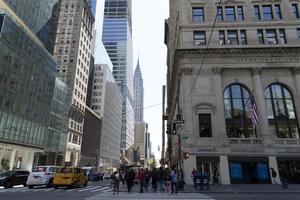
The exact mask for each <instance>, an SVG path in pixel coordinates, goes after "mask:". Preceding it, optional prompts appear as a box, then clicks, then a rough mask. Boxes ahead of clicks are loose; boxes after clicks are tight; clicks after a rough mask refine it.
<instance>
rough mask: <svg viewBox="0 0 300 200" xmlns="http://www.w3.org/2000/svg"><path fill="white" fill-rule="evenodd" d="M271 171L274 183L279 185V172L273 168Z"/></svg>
mask: <svg viewBox="0 0 300 200" xmlns="http://www.w3.org/2000/svg"><path fill="white" fill-rule="evenodd" d="M270 170H271V176H272V180H273V183H274V184H276V185H277V184H278V182H277V172H276V171H275V169H274V168H272V167H271V168H270Z"/></svg>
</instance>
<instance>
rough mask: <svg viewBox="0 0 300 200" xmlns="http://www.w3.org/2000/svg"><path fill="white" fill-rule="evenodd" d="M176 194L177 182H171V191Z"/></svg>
mask: <svg viewBox="0 0 300 200" xmlns="http://www.w3.org/2000/svg"><path fill="white" fill-rule="evenodd" d="M174 192H175V194H177V183H174V182H171V193H174Z"/></svg>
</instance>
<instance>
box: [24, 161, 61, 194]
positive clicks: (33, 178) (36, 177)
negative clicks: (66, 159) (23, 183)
mask: <svg viewBox="0 0 300 200" xmlns="http://www.w3.org/2000/svg"><path fill="white" fill-rule="evenodd" d="M57 168H58V167H57V166H36V167H35V168H34V169H33V170H32V173H31V174H30V175H29V176H28V179H27V185H28V187H29V189H32V188H33V187H34V186H41V185H46V186H47V187H52V184H53V177H54V174H55V172H56V169H57Z"/></svg>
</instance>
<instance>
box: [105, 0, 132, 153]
mask: <svg viewBox="0 0 300 200" xmlns="http://www.w3.org/2000/svg"><path fill="white" fill-rule="evenodd" d="M131 16H132V11H131V0H106V1H105V7H104V20H103V34H102V41H103V44H104V46H105V48H106V51H107V53H108V55H109V57H110V59H111V62H112V64H113V75H114V77H115V80H116V82H117V84H118V85H119V87H120V89H121V91H122V96H123V97H122V99H123V102H122V128H121V150H126V149H128V148H129V147H130V146H131V145H132V144H133V143H134V112H133V64H132V20H131Z"/></svg>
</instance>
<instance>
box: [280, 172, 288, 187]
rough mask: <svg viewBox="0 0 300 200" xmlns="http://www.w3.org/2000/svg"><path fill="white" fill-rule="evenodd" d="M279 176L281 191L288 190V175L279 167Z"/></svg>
mask: <svg viewBox="0 0 300 200" xmlns="http://www.w3.org/2000/svg"><path fill="white" fill-rule="evenodd" d="M279 175H280V179H281V184H282V189H288V183H289V174H288V171H287V169H286V168H285V167H281V168H280V169H279Z"/></svg>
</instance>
